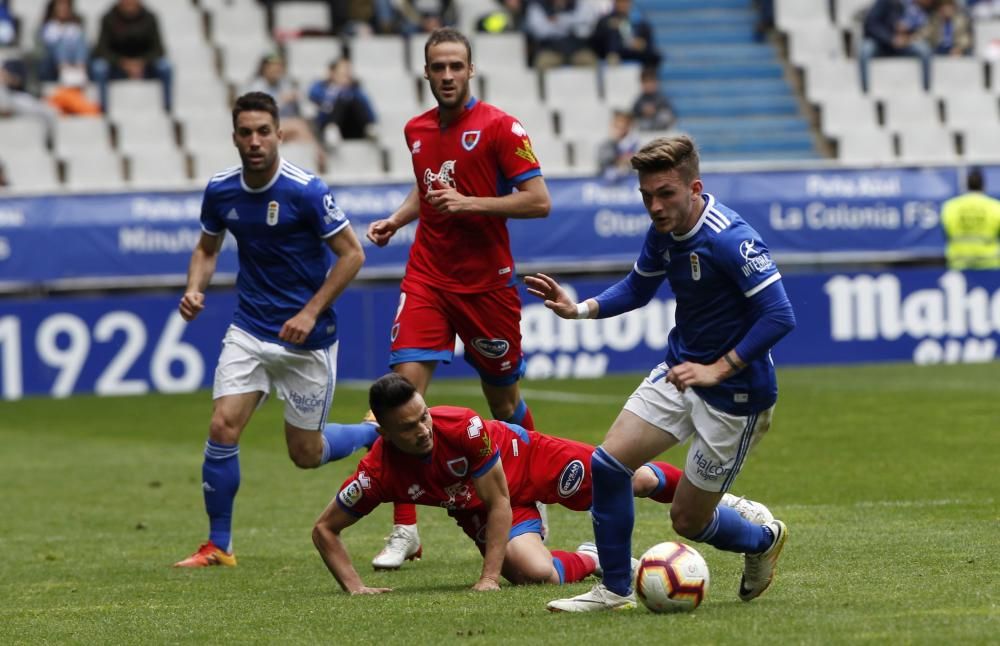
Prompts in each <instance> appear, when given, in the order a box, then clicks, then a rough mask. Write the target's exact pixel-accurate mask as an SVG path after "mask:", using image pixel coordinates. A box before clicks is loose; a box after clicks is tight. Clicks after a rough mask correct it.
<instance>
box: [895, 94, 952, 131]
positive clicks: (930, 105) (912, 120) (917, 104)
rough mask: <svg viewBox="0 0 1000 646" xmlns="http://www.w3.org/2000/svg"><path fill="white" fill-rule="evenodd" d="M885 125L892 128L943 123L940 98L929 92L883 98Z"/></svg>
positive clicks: (901, 128)
mask: <svg viewBox="0 0 1000 646" xmlns="http://www.w3.org/2000/svg"><path fill="white" fill-rule="evenodd" d="M882 108H883V110H884V116H885V127H886V128H889V129H890V130H897V131H899V130H906V129H910V128H936V127H937V126H939V125H940V124H941V119H940V116H939V114H938V100H937V99H935V98H934V97H932V96H930V95H927V94H918V95H901V96H889V97H886V98H884V99H882Z"/></svg>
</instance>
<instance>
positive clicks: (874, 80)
mask: <svg viewBox="0 0 1000 646" xmlns="http://www.w3.org/2000/svg"><path fill="white" fill-rule="evenodd" d="M923 87H924V85H923V77H922V76H921V71H920V59H918V58H916V57H912V56H896V57H891V58H873V59H872V60H871V61H870V62H869V64H868V94H869V95H871V96H873V97H876V98H886V97H891V96H893V95H899V94H912V93H914V92H918V91H919V92H923Z"/></svg>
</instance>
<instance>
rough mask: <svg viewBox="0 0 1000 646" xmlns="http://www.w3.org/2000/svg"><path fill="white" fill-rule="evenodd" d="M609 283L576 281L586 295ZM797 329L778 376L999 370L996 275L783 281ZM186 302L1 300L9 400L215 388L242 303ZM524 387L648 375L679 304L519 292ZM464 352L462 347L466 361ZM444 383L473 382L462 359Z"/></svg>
mask: <svg viewBox="0 0 1000 646" xmlns="http://www.w3.org/2000/svg"><path fill="white" fill-rule="evenodd" d="M610 282H611V281H610V280H606V281H598V280H594V279H586V280H576V281H572V282H570V283H569V284H568V285H567V287H568V288H569V289H571V290H572V291H573V292H575V293H577V294H579V295H580V296H581V297H582V296H590V295H593V294H596V293H597V292H599V291H601V290H602V289H604V288H605V287H606V286H607V285H608V284H610ZM783 282H784V284H785V287H786V289H787V291H788V294H789V297H790V298H791V300H792V303H793V305H794V307H795V313H796V317H797V320H798V326H797V328H796V329H795V331H793V332H792V333H791V334H790V335H789V336H788V337H787V338H785V339H784V340H783V341H782V342H781V343H780V344H779V345H778V347H777V348H776V349H775V351H774V358H775V361H776V362H777V363H778V365H779V366H791V365H809V364H834V363H861V362H884V361H912V362H914V363H919V364H935V363H961V362H978V361H990V360H994V359H996V358H998V352H997V344H998V343H1000V271H997V272H969V273H965V274H962V273H957V272H942V271H936V270H906V271H896V272H879V273H850V274H846V273H845V274H836V273H826V274H809V275H796V274H790V275H787V276H785V278H784V281H783ZM178 298H179V295H177V294H169V295H168V294H164V295H147V296H113V297H105V298H100V297H95V298H84V297H64V298H63V297H60V298H51V299H46V300H16V299H4V300H0V397H2V398H3V399H18V398H20V397H22V396H25V395H49V396H56V397H59V396H66V395H70V394H73V393H82V392H96V393H99V394H102V395H128V394H141V393H146V392H151V391H160V392H183V391H190V390H194V389H196V388H199V387H207V386H210V385H211V381H212V375H213V371H214V367H215V361H216V359H217V356H218V352H219V348H220V341H221V339H222V336H223V332H224V330H225V327H226V325H227V324H228V322H229V319H230V315H231V313H232V310H233V308H234V307H235V303H236V299H235V296H234V294H233V293H231V292H228V291H226V292H211V293H209V295H208V301H207V308H206V310H205V311H204V312H203V313H202V315H201V316H200V317H199V318H198V320H197V321H195V322H194V323H192V324H186V323H184V321H183V320H181V318H180V316H179V315H178V314H177V312H176V306H177V301H178ZM522 298H523V301H524V311H523V319H522V330H523V333H524V342H523V345H524V350H525V354H526V360H527V374H528V377H529V378H534V379H539V378H545V377H597V376H601V375H604V374H607V373H614V372H626V371H645V370H648V369H649V368H650V367H651V366H652V365H653V364H655V362H656V361H657V360H658V359H659V357H660V356H661V355H662V353H663V351H664V348H665V347H666V342H667V331H668V330H669V328H670V327H671V326H672V325H673V320H674V309H675V303H674V301H673V299H672V298H671V297H670V293H669V290H668V289H666V288H664V289H662V290H661V291H660V293H659V294H658V295H657V296H656V297H655V298H654V299H653V300H652V301H651V302H650V303H649V304H648V305H647V306H646V307H644V308H642V309H639V310H636V311H634V312H630V313H628V314H625V315H622V316H619V317H615V318H611V319H602V320H588V321H565V320H562V319H559V318H558V317H556V316H555V315H554V314H552V313H551V312H550V311H548V310H547V309H546V308H545V307H544V306H543V305H542V304H541V303H540V302H539V301H538V300H537V299H534V298H533V297H530V296H528V295H527V294H522ZM397 303H398V291H397V289H396V288H395V287H353V288H351V289H349V290H348V291H347V292H345V293H344V294H343V296H342V297H341V299H340V301H339V303H338V311H339V313H340V334H341V338H342V339H344V343H342V344H341V346H340V351H339V367H338V377H339V378H340V379H365V380H367V379H372V378H374V377H377V376H378V375H380V374H382V373H383V372H384V371H385V370H386V367H385V362H386V359H387V357H388V354H389V328H390V322H391V321H392V319H393V317H394V316H395V311H396V306H397ZM462 352H463V350H462V349H461V348H460V349H459V355H461V354H462ZM439 374H440V375H442V376H472V375H473V372H472V369H471V368H470V367H469V366H468V364H467V363H466V362H465V361H462V360H461V359H460V358H458V357H456V360H455V361H454V362H453V363H452V364H451V365H449V366H444V367H442V368H441V369H440V371H439Z"/></svg>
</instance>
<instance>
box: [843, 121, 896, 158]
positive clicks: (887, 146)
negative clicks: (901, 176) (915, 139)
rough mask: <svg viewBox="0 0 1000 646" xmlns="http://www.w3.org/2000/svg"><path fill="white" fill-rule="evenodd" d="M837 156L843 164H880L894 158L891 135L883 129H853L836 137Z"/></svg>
mask: <svg viewBox="0 0 1000 646" xmlns="http://www.w3.org/2000/svg"><path fill="white" fill-rule="evenodd" d="M837 152H838V154H837V158H838V159H840V161H841V162H843V163H845V164H852V165H865V164H872V165H876V166H878V165H881V164H886V163H890V162H892V161H894V160H895V157H896V155H895V152H894V150H893V137H892V135H891V134H890V133H889V132H886V131H885V130H862V129H860V128H858V129H854V130H852V131H850V132H845V133H843V134H841V135H839V137H838V138H837Z"/></svg>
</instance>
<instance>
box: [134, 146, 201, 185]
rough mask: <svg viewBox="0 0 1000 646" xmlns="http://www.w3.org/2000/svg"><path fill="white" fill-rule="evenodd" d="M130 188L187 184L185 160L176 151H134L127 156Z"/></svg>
mask: <svg viewBox="0 0 1000 646" xmlns="http://www.w3.org/2000/svg"><path fill="white" fill-rule="evenodd" d="M128 167H129V181H128V184H129V186H131V187H132V188H170V187H178V186H185V185H187V184H188V183H189V180H188V176H187V160H186V159H185V157H184V155H182V154H181V153H180V152H179V151H178V150H176V149H174V150H169V151H158V152H155V153H154V152H150V151H136V152H134V153H132V154H130V155H129V156H128Z"/></svg>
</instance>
